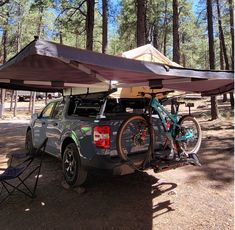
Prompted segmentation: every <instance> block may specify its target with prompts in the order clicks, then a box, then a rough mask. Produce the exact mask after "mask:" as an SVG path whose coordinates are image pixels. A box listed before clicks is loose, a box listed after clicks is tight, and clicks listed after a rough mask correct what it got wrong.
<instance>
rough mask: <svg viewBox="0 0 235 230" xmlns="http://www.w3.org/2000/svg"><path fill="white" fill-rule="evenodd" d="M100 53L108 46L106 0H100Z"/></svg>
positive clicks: (105, 51) (104, 51)
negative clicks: (101, 31)
mask: <svg viewBox="0 0 235 230" xmlns="http://www.w3.org/2000/svg"><path fill="white" fill-rule="evenodd" d="M102 16H103V17H102V30H103V33H102V53H107V48H108V1H107V0H102Z"/></svg>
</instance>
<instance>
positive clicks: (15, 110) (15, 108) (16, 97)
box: [13, 90, 18, 117]
mask: <svg viewBox="0 0 235 230" xmlns="http://www.w3.org/2000/svg"><path fill="white" fill-rule="evenodd" d="M17 99H18V91H17V90H16V91H15V106H14V113H13V116H14V117H16V113H17V102H18V101H17Z"/></svg>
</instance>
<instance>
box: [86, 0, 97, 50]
mask: <svg viewBox="0 0 235 230" xmlns="http://www.w3.org/2000/svg"><path fill="white" fill-rule="evenodd" d="M94 9H95V0H87V15H86V49H87V50H93V30H94Z"/></svg>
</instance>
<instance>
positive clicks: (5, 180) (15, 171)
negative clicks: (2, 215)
mask: <svg viewBox="0 0 235 230" xmlns="http://www.w3.org/2000/svg"><path fill="white" fill-rule="evenodd" d="M47 140H48V138H46V139H45V140H44V141H43V143H42V144H41V145H40V146H39V147H38V149H37V150H36V151H34V153H32V154H13V155H12V156H11V157H12V158H11V161H12V159H14V158H18V159H19V158H23V157H24V158H23V159H22V162H21V163H19V164H17V165H16V166H12V162H11V163H10V165H9V167H8V168H6V169H4V171H3V173H2V174H0V183H1V184H2V189H1V194H2V192H3V191H4V190H5V191H6V192H7V194H6V196H5V197H3V198H2V199H1V200H0V204H1V203H2V202H3V201H5V200H6V199H7V198H8V197H9V196H10V195H12V194H13V193H14V192H15V191H18V192H21V193H23V194H25V195H26V196H28V197H30V198H35V193H36V188H37V184H38V178H39V175H40V171H41V166H42V158H43V154H44V151H45V148H46V143H47ZM36 156H40V162H39V163H38V164H36V165H34V164H32V163H33V161H34V159H35V157H36ZM34 173H35V174H36V177H35V183H34V186H33V189H30V187H29V186H28V185H27V184H26V180H27V179H28V178H29V177H30V176H31V175H32V174H34ZM14 181H17V183H14ZM22 187H23V188H24V190H23V189H22Z"/></svg>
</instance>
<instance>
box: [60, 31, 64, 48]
mask: <svg viewBox="0 0 235 230" xmlns="http://www.w3.org/2000/svg"><path fill="white" fill-rule="evenodd" d="M59 37H60V44H61V45H63V33H62V32H61V31H60V32H59Z"/></svg>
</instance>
